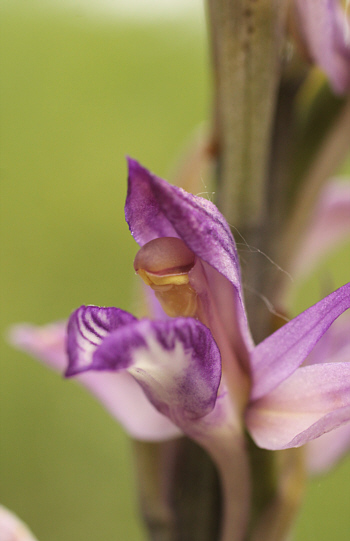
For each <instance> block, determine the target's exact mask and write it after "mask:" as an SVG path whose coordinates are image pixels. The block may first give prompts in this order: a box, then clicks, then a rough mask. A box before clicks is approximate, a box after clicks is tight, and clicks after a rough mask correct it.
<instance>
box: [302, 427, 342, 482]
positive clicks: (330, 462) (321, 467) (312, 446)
mask: <svg viewBox="0 0 350 541" xmlns="http://www.w3.org/2000/svg"><path fill="white" fill-rule="evenodd" d="M349 451H350V423H347V424H345V425H343V426H340V427H339V428H336V429H335V430H332V432H327V434H324V435H323V436H321V437H320V438H317V439H316V440H313V441H310V442H309V443H308V444H307V445H306V447H305V453H306V467H307V471H308V473H310V474H311V475H319V474H321V473H326V472H327V471H328V470H330V469H331V468H332V467H333V466H334V465H335V464H336V463H337V462H338V461H339V460H340V459H341V458H343V456H344V455H345V454H346V453H348V452H349Z"/></svg>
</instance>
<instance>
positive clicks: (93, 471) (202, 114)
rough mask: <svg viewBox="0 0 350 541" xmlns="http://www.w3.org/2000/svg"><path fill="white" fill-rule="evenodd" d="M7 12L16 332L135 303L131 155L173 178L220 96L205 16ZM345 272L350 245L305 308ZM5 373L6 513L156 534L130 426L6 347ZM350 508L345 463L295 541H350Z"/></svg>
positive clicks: (314, 493)
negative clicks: (150, 527) (139, 489)
mask: <svg viewBox="0 0 350 541" xmlns="http://www.w3.org/2000/svg"><path fill="white" fill-rule="evenodd" d="M96 1H98V0H96ZM116 1H118V0H116ZM29 4H30V5H29ZM1 12H2V13H1V15H2V32H1V40H2V44H1V49H2V59H1V62H2V67H1V70H2V74H1V79H2V84H1V104H2V158H1V173H2V188H1V206H2V208H1V220H2V224H1V248H2V259H1V264H2V270H1V273H2V275H1V288H2V300H1V332H2V335H3V336H4V334H5V332H6V329H7V328H8V327H9V325H11V324H12V323H17V322H22V321H28V322H33V323H38V324H41V323H46V322H50V321H54V320H57V319H62V318H65V317H67V315H68V314H70V312H71V311H72V310H73V309H74V308H76V307H77V306H79V305H80V304H88V303H90V304H97V305H114V306H119V307H122V308H124V309H130V308H131V306H132V295H133V293H132V285H133V269H132V261H133V256H134V253H135V252H136V249H137V248H136V245H135V243H134V242H133V240H132V238H131V237H130V235H129V232H128V228H127V226H126V224H125V222H124V216H123V204H124V198H125V193H126V165H125V158H124V157H125V155H126V154H129V155H131V156H133V157H136V158H137V159H139V160H140V161H141V162H142V163H143V164H144V165H146V166H147V167H149V168H150V169H152V170H153V171H155V172H156V173H157V174H159V175H160V176H167V174H168V172H169V167H170V166H171V165H172V164H173V163H174V160H175V158H176V156H177V155H178V153H179V151H180V149H181V147H182V145H183V143H184V142H185V141H186V140H187V139H188V136H189V135H190V134H191V132H193V130H194V129H195V128H196V127H197V125H198V124H199V123H200V122H202V121H203V120H205V119H206V118H207V117H208V109H209V103H210V90H209V70H208V61H207V45H206V35H205V24H204V16H203V13H200V12H199V13H198V14H197V16H196V15H195V14H194V15H192V16H188V17H187V18H185V17H182V18H181V17H179V18H176V19H174V20H173V21H171V20H164V21H162V22H160V21H159V20H158V21H153V22H152V18H151V17H148V20H147V22H144V23H142V22H141V21H140V20H137V21H134V22H133V21H132V20H131V19H129V20H126V19H125V18H121V17H119V18H118V17H117V16H115V15H114V16H109V17H108V16H106V17H95V18H94V17H91V16H88V15H87V14H86V13H85V11H84V10H82V9H80V8H79V7H77V8H75V9H73V8H69V9H68V8H67V10H66V11H64V10H58V9H56V10H53V9H49V5H48V3H47V2H46V3H45V2H44V0H42V3H40V2H39V1H37V2H35V1H32V2H25V1H24V0H21V1H18V0H13V1H11V2H9V1H6V0H4V1H3V3H2V9H1ZM349 264H350V257H349V245H347V246H345V248H343V249H342V250H340V251H337V252H336V253H335V254H333V256H332V258H331V259H330V260H329V261H327V262H323V263H322V265H321V267H320V268H319V269H318V270H317V273H316V274H315V275H314V276H313V278H310V279H309V280H308V282H307V283H306V284H304V285H303V286H302V287H300V288H299V289H298V295H297V297H296V299H297V300H296V302H295V306H294V309H295V311H296V312H298V311H300V310H301V309H303V308H306V307H307V306H308V305H310V304H311V303H312V302H316V301H317V300H318V299H319V297H320V290H321V287H322V283H323V282H322V280H323V277H324V276H327V277H328V278H329V277H331V280H332V283H333V284H334V287H336V286H339V285H341V284H342V283H344V282H346V281H348V280H349ZM0 362H1V380H0V386H1V387H0V392H1V395H0V396H1V450H0V460H1V485H0V500H1V502H2V503H3V504H5V505H6V506H8V507H9V508H10V509H12V510H14V511H15V512H16V513H17V514H18V515H19V516H20V517H21V518H22V519H23V520H24V521H25V522H27V523H28V524H29V525H30V527H31V528H32V530H33V532H34V533H35V534H36V536H37V537H38V539H39V540H40V541H67V540H84V541H93V540H94V541H96V540H108V541H109V540H113V539H115V540H117V539H118V540H119V539H123V540H124V539H125V540H133V541H141V540H142V539H144V535H143V530H142V526H141V524H140V521H139V519H138V516H137V511H136V505H137V504H136V497H135V494H134V485H135V479H134V475H133V470H132V449H131V446H130V445H129V442H128V439H127V437H126V436H125V435H124V433H123V431H122V429H121V428H120V427H119V426H118V425H117V424H116V423H115V421H113V419H111V418H110V417H109V415H108V414H107V413H106V412H105V411H104V410H103V408H102V407H101V406H100V405H99V404H98V403H97V402H96V401H95V400H94V399H93V398H92V397H91V396H90V395H89V394H88V393H87V392H86V391H85V390H83V389H82V388H80V387H79V386H78V385H76V384H75V383H74V382H72V381H68V382H67V381H64V380H63V379H62V378H60V377H59V376H58V375H57V374H54V373H52V372H50V371H49V370H47V369H45V368H43V366H42V365H41V364H39V363H37V362H36V361H34V360H32V359H31V358H29V357H27V356H26V355H24V354H22V353H20V352H17V351H14V350H13V349H11V348H10V347H9V346H7V344H6V342H5V340H3V341H2V343H1V358H0ZM349 504H350V460H349V459H347V460H344V461H343V462H342V463H341V464H340V465H339V466H338V467H337V468H336V469H335V470H334V471H333V472H332V473H331V474H330V475H328V476H327V477H322V478H320V479H317V480H315V481H313V482H312V483H311V484H310V486H309V488H308V491H307V495H306V501H305V506H304V508H303V511H302V513H301V515H300V518H299V521H298V525H297V532H296V540H297V541H303V540H305V541H306V540H308V541H309V540H310V539H317V540H318V541H328V540H329V539H330V538H332V539H335V540H337V541H343V540H344V541H345V540H346V541H347V540H348V536H349V531H350V514H349Z"/></svg>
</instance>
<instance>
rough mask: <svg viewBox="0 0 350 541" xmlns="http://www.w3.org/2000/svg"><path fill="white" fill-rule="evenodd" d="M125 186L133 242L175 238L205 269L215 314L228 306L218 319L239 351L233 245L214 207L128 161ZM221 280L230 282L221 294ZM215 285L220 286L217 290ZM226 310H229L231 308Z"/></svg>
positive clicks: (244, 335) (239, 299)
mask: <svg viewBox="0 0 350 541" xmlns="http://www.w3.org/2000/svg"><path fill="white" fill-rule="evenodd" d="M128 163H129V184H128V195H127V199H126V205H125V217H126V221H127V222H128V224H129V228H130V231H131V233H132V235H133V237H134V238H135V240H136V241H137V242H138V243H139V244H140V245H141V246H143V245H144V244H145V243H147V242H149V241H150V240H153V239H156V238H159V237H166V236H168V237H178V238H181V239H182V240H183V241H184V242H185V244H186V245H187V246H188V247H189V248H190V249H191V250H192V251H193V252H194V253H195V254H196V256H197V257H199V258H200V259H201V260H202V261H204V262H205V263H207V264H208V265H207V266H206V267H205V270H206V272H207V278H208V283H209V286H210V287H211V288H213V295H214V297H215V301H216V302H217V304H218V309H219V313H221V312H224V313H226V312H227V311H228V310H227V306H230V312H231V315H232V316H233V317H232V319H227V318H224V319H223V322H222V323H223V326H224V328H226V330H227V332H229V333H230V334H231V335H232V334H233V332H234V329H236V330H237V329H239V330H240V337H239V338H237V342H238V346H237V347H238V348H240V349H242V344H240V343H239V341H240V340H241V341H242V339H243V342H244V345H245V348H247V349H248V350H250V349H252V347H253V343H252V339H251V335H250V332H249V329H248V324H247V319H246V313H245V309H244V304H243V294H242V285H241V274H240V266H239V259H238V254H237V250H236V245H235V242H234V239H233V236H232V233H231V230H230V227H229V225H228V223H227V222H226V220H225V218H224V217H223V215H222V214H221V213H220V212H219V210H218V209H217V208H216V206H215V205H214V204H213V203H211V202H210V201H207V200H206V199H203V198H202V197H198V196H194V195H192V194H189V193H187V192H185V191H184V190H182V189H181V188H178V187H176V186H171V185H170V184H168V183H167V182H165V181H164V180H162V179H160V178H158V177H156V176H155V175H153V174H152V173H150V172H149V171H148V170H147V169H145V168H144V167H142V166H141V165H140V164H139V163H137V162H136V161H135V160H132V159H129V161H128ZM218 275H221V276H223V277H224V278H225V279H226V280H228V281H229V282H230V284H228V286H229V287H226V288H225V294H224V295H219V292H220V291H221V290H222V284H223V280H220V276H218ZM219 282H220V284H219ZM231 307H232V308H231Z"/></svg>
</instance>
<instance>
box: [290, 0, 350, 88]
mask: <svg viewBox="0 0 350 541" xmlns="http://www.w3.org/2000/svg"><path fill="white" fill-rule="evenodd" d="M294 7H295V14H296V32H297V34H298V38H299V40H300V41H301V43H302V46H303V48H304V50H305V51H306V53H307V54H308V56H309V57H310V59H311V60H312V61H313V62H315V63H316V64H318V65H319V67H320V68H321V69H322V70H323V71H324V72H325V73H326V74H327V76H328V78H329V80H330V83H331V85H332V87H333V90H334V91H335V92H336V93H338V94H343V93H345V92H347V91H348V90H349V89H350V26H349V17H348V15H347V14H346V12H345V11H344V10H343V9H342V7H341V2H340V0H295V3H294Z"/></svg>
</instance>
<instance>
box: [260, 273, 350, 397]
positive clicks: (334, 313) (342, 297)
mask: <svg viewBox="0 0 350 541" xmlns="http://www.w3.org/2000/svg"><path fill="white" fill-rule="evenodd" d="M348 308H350V283H348V284H345V285H344V286H342V287H340V288H339V289H337V290H336V291H334V292H333V293H331V294H330V295H328V297H325V298H324V299H322V300H321V301H320V302H318V303H317V304H315V305H314V306H311V308H308V310H305V312H303V313H302V314H300V315H299V316H297V317H295V318H294V319H292V320H291V321H289V322H288V323H287V324H286V325H284V326H283V327H282V328H280V329H279V330H278V331H276V332H275V333H274V334H272V335H271V336H269V337H268V338H266V340H264V341H263V342H261V343H260V344H258V345H257V346H256V348H255V349H254V350H253V352H252V354H251V366H252V389H251V400H257V399H259V398H261V397H263V396H264V395H266V394H267V393H269V392H271V391H272V390H273V389H274V388H275V387H277V386H278V385H279V384H280V383H281V382H282V381H284V380H285V379H286V378H288V376H290V375H291V374H292V373H293V372H294V371H295V370H296V369H297V368H298V367H299V366H300V365H301V364H302V363H303V362H304V360H305V359H306V358H307V356H308V355H309V353H310V352H311V351H312V349H313V348H314V346H315V345H316V344H317V342H318V341H319V340H320V338H321V337H322V336H323V335H324V333H325V332H326V331H327V329H328V328H329V327H330V325H331V324H332V323H333V321H334V320H335V319H337V317H339V316H340V315H341V314H342V313H343V312H345V310H347V309H348Z"/></svg>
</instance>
